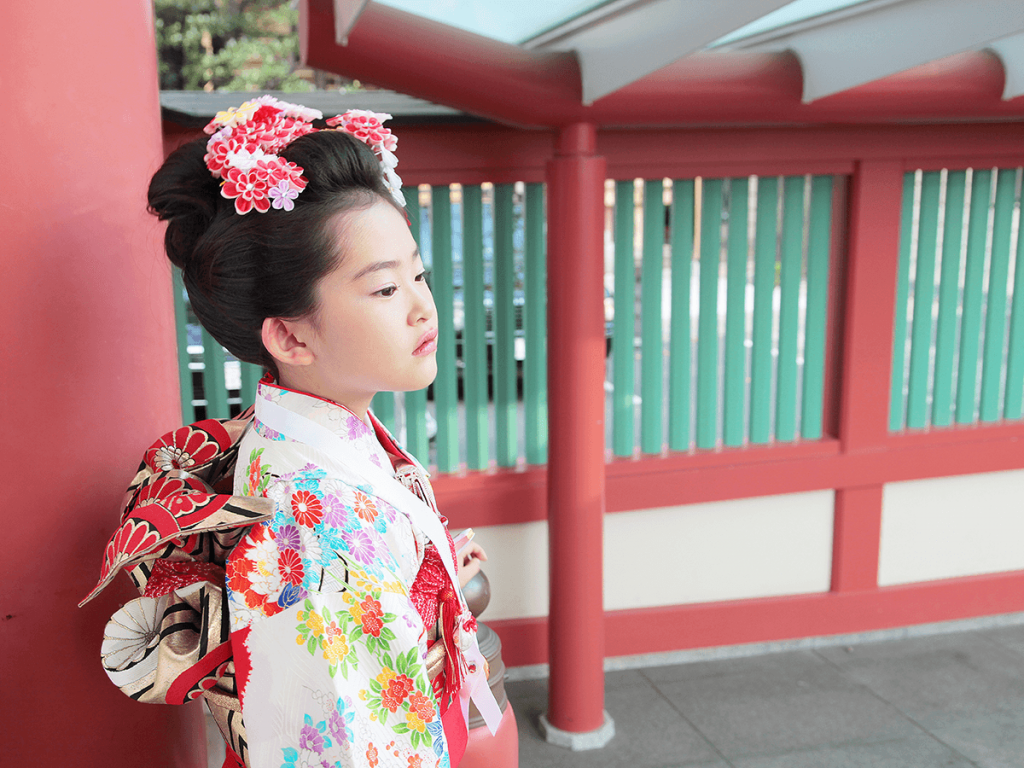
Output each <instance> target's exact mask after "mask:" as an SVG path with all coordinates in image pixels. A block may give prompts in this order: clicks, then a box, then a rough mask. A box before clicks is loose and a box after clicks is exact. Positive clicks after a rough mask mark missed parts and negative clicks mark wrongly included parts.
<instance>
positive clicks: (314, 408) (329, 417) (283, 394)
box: [253, 373, 393, 470]
mask: <svg viewBox="0 0 1024 768" xmlns="http://www.w3.org/2000/svg"><path fill="white" fill-rule="evenodd" d="M256 398H257V399H261V398H262V399H263V400H267V401H269V402H272V403H276V404H277V405H280V406H281V407H282V408H287V409H288V410H289V411H292V412H293V413H296V414H298V415H299V416H303V417H305V418H307V419H309V420H310V421H312V422H315V423H316V424H319V425H320V426H322V427H325V428H326V429H329V430H330V431H331V432H333V433H334V434H336V435H337V436H338V437H340V438H342V439H343V440H345V441H347V442H350V443H353V444H354V445H355V446H356V447H358V448H359V449H361V450H363V451H365V452H366V454H367V455H368V456H369V458H370V461H371V462H373V463H374V464H375V465H376V466H377V467H380V468H381V469H388V470H390V469H393V467H392V462H391V459H390V458H389V456H388V452H387V451H386V450H385V449H384V447H383V446H382V445H381V442H380V440H379V439H378V437H377V433H376V431H375V430H374V428H373V427H372V426H370V425H369V424H367V423H366V422H364V421H363V420H362V419H360V418H359V417H358V416H356V415H355V414H354V413H352V411H350V410H349V409H348V408H346V407H345V406H344V405H341V404H340V403H336V402H334V401H333V400H328V399H326V398H323V397H318V396H317V395H311V394H309V393H308V392H300V391H298V390H296V389H289V388H288V387H285V386H282V385H281V384H278V383H277V382H276V381H274V379H273V378H272V377H271V375H270V374H269V373H268V374H267V375H266V376H264V377H263V378H262V379H261V380H260V383H259V384H258V385H257V387H256ZM371 419H372V416H371ZM253 428H254V429H255V430H256V432H257V434H259V435H260V436H261V437H264V438H266V439H267V440H286V439H287V438H285V437H284V436H283V435H281V434H279V433H278V432H276V431H274V430H273V429H271V428H270V427H268V426H267V425H266V424H264V423H263V422H261V421H260V419H259V417H258V416H257V417H256V418H255V419H254V420H253Z"/></svg>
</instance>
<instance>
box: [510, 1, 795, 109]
mask: <svg viewBox="0 0 1024 768" xmlns="http://www.w3.org/2000/svg"><path fill="white" fill-rule="evenodd" d="M786 2H787V0H730V2H709V1H708V0H616V1H614V2H610V3H605V4H603V5H600V6H599V7H598V8H595V9H594V10H592V11H590V12H588V13H585V14H582V15H581V16H577V17H575V18H573V19H571V20H570V21H567V22H565V23H564V24H561V25H559V26H558V27H556V28H554V29H551V30H548V31H547V32H545V33H543V34H541V35H538V36H536V37H534V38H531V39H530V40H527V41H526V42H524V43H523V47H524V48H528V49H530V48H532V49H540V50H556V51H575V52H576V56H577V58H578V60H579V63H580V70H581V74H582V80H583V83H582V86H583V103H584V104H591V103H593V102H594V101H596V100H597V99H600V98H601V97H602V96H607V95H608V94H609V93H612V92H614V91H617V90H618V89H619V88H622V87H623V86H626V85H629V84H630V83H632V82H635V81H636V80H639V79H640V78H642V77H644V76H646V75H649V74H650V73H652V72H655V71H657V70H659V69H661V68H662V67H665V66H667V65H669V64H671V63H672V62H674V61H676V60H678V59H681V58H683V57H684V56H687V55H688V54H691V53H694V52H695V51H699V50H701V49H702V48H704V47H706V46H707V45H708V44H709V43H711V42H713V41H714V40H717V39H718V38H719V37H721V36H722V35H724V34H726V33H728V32H731V31H733V30H734V29H737V28H738V27H740V26H743V25H744V24H746V23H747V22H750V21H752V20H754V19H757V18H760V17H761V16H763V15H764V14H766V13H768V12H770V11H773V10H775V9H776V8H779V7H781V6H783V5H785V4H786Z"/></svg>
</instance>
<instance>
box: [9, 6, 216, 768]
mask: <svg viewBox="0 0 1024 768" xmlns="http://www.w3.org/2000/svg"><path fill="white" fill-rule="evenodd" d="M0 73H2V74H0V84H2V86H3V87H2V90H3V93H4V103H5V112H6V113H5V115H4V120H3V122H2V123H0V147H2V150H0V156H2V158H3V178H4V199H3V203H2V205H0V232H2V245H0V252H2V264H3V271H2V274H3V279H2V280H0V313H2V321H0V349H2V350H3V354H4V371H5V375H4V380H3V385H2V395H0V402H2V403H3V405H2V406H0V412H2V416H3V419H2V422H3V427H4V436H3V440H2V442H0V464H2V466H3V468H4V472H3V481H2V488H3V493H2V498H3V505H2V507H0V510H2V511H0V516H2V521H3V530H4V544H5V546H4V552H3V556H2V558H0V563H2V565H0V659H2V664H3V673H2V683H0V723H3V732H4V733H5V734H6V737H7V738H6V739H5V740H4V742H5V743H4V747H3V758H2V761H3V763H4V764H5V765H34V766H59V765H74V766H78V767H79V768H87V767H89V766H97V768H98V767H99V766H103V767H104V768H116V767H117V766H133V767H134V766H141V765H160V766H200V765H204V764H205V749H204V745H203V739H202V730H201V729H202V722H201V719H200V718H201V713H200V711H199V710H198V709H197V708H193V707H189V708H187V709H181V708H171V707H162V706H152V705H143V704H138V703H136V702H134V701H131V700H130V699H129V698H127V697H126V696H124V694H122V693H121V692H120V691H118V690H117V689H116V688H115V687H114V686H113V685H112V684H111V683H110V681H109V680H108V679H107V677H106V675H105V674H104V672H103V670H102V668H101V667H100V660H99V649H100V642H101V639H102V635H103V626H104V624H105V623H106V620H107V619H108V618H109V616H110V614H111V613H112V612H113V611H114V610H115V609H116V608H117V606H118V604H119V602H120V601H123V600H125V599H127V598H128V597H129V596H131V595H132V593H133V590H132V589H130V588H129V585H128V584H127V580H123V581H121V582H119V583H118V585H117V588H115V589H111V590H110V592H109V593H107V594H104V595H103V596H102V597H101V598H99V599H98V600H97V601H95V602H94V603H92V604H90V605H88V606H87V607H86V608H84V609H82V610H79V609H78V608H77V607H76V604H77V602H78V601H79V600H80V599H81V598H82V597H83V596H84V595H85V594H86V593H87V592H88V591H89V589H90V588H91V586H92V585H93V583H94V582H95V579H96V576H97V574H98V572H99V565H100V557H101V555H102V552H103V546H104V544H105V542H106V539H107V536H108V535H109V533H110V531H111V529H112V527H113V525H114V523H115V521H116V518H117V509H118V504H119V502H120V498H121V495H122V492H123V489H124V487H125V485H126V484H127V482H128V480H129V479H130V477H131V475H132V473H133V471H134V469H135V467H136V466H137V464H138V461H139V458H140V456H141V454H142V451H143V450H144V448H145V447H146V446H147V445H148V444H149V443H150V442H151V441H152V439H153V437H154V435H157V434H160V433H161V432H162V431H164V430H166V429H167V428H169V427H171V426H172V425H174V424H176V423H177V422H178V419H179V415H178V407H179V406H178V393H177V382H178V377H177V373H176V367H175V349H174V332H173V319H172V309H171V303H170V299H171V293H170V271H169V268H168V266H167V264H166V260H165V259H164V258H163V257H162V256H161V254H160V248H159V228H158V226H157V224H156V222H155V221H154V220H151V218H152V217H149V216H148V215H147V214H146V213H145V189H146V184H147V183H148V179H149V176H150V175H151V174H152V172H153V171H154V170H155V168H156V167H157V166H158V164H159V163H160V160H161V138H160V112H159V104H158V94H157V74H156V54H155V48H154V42H153V19H152V7H151V3H150V1H149V0H94V1H93V2H88V3H83V2H80V0H53V2H49V3H47V4H45V6H42V5H39V4H37V3H24V2H22V3H8V4H6V5H5V7H4V21H3V23H2V24H0Z"/></svg>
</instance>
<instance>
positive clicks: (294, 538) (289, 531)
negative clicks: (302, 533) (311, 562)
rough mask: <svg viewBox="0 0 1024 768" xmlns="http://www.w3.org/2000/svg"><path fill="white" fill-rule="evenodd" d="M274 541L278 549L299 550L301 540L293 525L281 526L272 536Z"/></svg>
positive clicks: (297, 530)
mask: <svg viewBox="0 0 1024 768" xmlns="http://www.w3.org/2000/svg"><path fill="white" fill-rule="evenodd" d="M274 541H275V542H276V543H277V547H278V549H295V550H297V549H300V548H301V547H302V539H301V538H299V529H298V528H297V527H296V526H294V525H282V526H281V527H280V528H278V529H277V533H276V534H274Z"/></svg>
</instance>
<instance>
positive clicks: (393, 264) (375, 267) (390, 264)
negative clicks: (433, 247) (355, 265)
mask: <svg viewBox="0 0 1024 768" xmlns="http://www.w3.org/2000/svg"><path fill="white" fill-rule="evenodd" d="M419 255H420V249H419V248H414V249H413V251H412V257H411V258H410V259H409V260H410V261H416V259H417V258H418V257H419ZM399 266H400V265H399V263H398V262H397V261H395V260H394V259H392V260H391V261H377V262H374V263H373V264H367V265H366V266H365V267H363V268H362V269H360V270H359V271H358V272H356V273H355V274H354V275H353V276H352V281H353V282H355V281H356V280H359V279H361V278H364V277H366V276H367V275H371V274H373V273H374V272H381V271H383V270H385V269H398V267H399Z"/></svg>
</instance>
